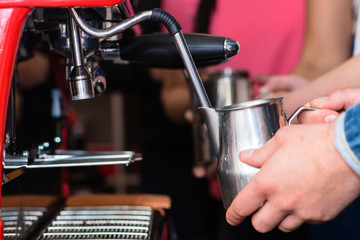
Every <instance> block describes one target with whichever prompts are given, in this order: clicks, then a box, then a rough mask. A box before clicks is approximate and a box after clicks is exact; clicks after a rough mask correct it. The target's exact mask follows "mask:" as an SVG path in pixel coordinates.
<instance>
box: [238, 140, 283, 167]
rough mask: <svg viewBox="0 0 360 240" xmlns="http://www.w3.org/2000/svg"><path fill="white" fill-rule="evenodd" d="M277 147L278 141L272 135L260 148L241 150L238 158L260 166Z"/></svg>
mask: <svg viewBox="0 0 360 240" xmlns="http://www.w3.org/2000/svg"><path fill="white" fill-rule="evenodd" d="M278 148H279V143H278V141H277V140H276V138H275V137H273V138H271V139H270V140H269V141H268V142H267V143H266V144H265V145H264V146H262V147H261V148H258V149H249V150H244V151H241V152H240V154H239V159H240V160H241V161H242V162H244V163H246V164H249V165H251V166H254V167H258V168H260V167H261V166H262V165H263V164H264V163H265V161H266V160H267V159H269V158H270V156H272V155H273V154H274V153H275V151H276V150H277V149H278Z"/></svg>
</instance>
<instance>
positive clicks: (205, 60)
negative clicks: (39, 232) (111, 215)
mask: <svg viewBox="0 0 360 240" xmlns="http://www.w3.org/2000/svg"><path fill="white" fill-rule="evenodd" d="M184 37H185V40H186V42H187V45H188V47H189V50H190V52H191V55H192V57H193V59H194V62H195V64H196V66H197V67H206V66H211V65H216V64H219V63H222V62H224V61H227V60H228V59H229V58H230V57H232V56H234V55H235V54H236V53H237V52H238V44H237V42H236V41H234V40H231V39H229V38H225V37H220V36H214V35H209V34H199V33H185V34H184ZM227 46H231V49H229V48H227ZM115 48H117V49H118V52H119V57H120V59H121V60H125V61H128V62H130V63H134V64H141V65H145V66H149V67H158V68H184V63H183V62H182V59H181V57H180V54H179V51H178V49H177V48H176V46H175V44H174V38H173V37H172V36H170V35H169V34H165V33H155V34H145V35H140V36H135V37H129V38H123V39H121V40H119V41H103V42H102V43H101V47H100V49H101V51H104V52H105V51H106V49H115Z"/></svg>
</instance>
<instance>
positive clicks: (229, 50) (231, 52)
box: [224, 38, 240, 58]
mask: <svg viewBox="0 0 360 240" xmlns="http://www.w3.org/2000/svg"><path fill="white" fill-rule="evenodd" d="M239 51H240V44H239V43H238V42H236V41H234V40H231V39H228V38H227V39H226V40H225V42H224V52H225V56H226V57H227V58H230V57H232V56H235V55H236V54H238V53H239Z"/></svg>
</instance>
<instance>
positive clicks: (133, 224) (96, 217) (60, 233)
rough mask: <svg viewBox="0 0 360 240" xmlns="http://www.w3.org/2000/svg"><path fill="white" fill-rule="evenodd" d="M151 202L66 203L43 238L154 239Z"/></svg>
mask: <svg viewBox="0 0 360 240" xmlns="http://www.w3.org/2000/svg"><path fill="white" fill-rule="evenodd" d="M152 218H153V210H152V208H151V207H147V206H109V207H106V206H102V207H66V208H65V209H63V210H62V211H61V212H60V213H59V215H58V216H57V217H56V219H54V220H53V221H52V222H51V224H50V225H49V226H48V227H47V229H46V230H45V232H44V233H43V234H42V236H41V237H40V238H39V239H144V240H146V239H150V234H151V225H152Z"/></svg>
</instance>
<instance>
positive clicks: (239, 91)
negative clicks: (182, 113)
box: [193, 68, 253, 165]
mask: <svg viewBox="0 0 360 240" xmlns="http://www.w3.org/2000/svg"><path fill="white" fill-rule="evenodd" d="M205 79H206V80H205V81H204V83H203V84H204V88H205V90H206V92H207V94H208V97H209V100H210V102H211V105H212V106H213V107H215V108H217V107H224V106H228V105H233V104H236V103H241V102H246V101H249V100H252V99H253V90H252V83H251V81H250V80H249V75H248V73H247V72H246V71H233V70H231V69H229V68H227V69H225V70H224V71H221V72H215V73H211V74H209V75H208V76H206V77H205ZM194 98H195V96H194ZM194 102H196V101H194ZM194 108H196V106H195V107H194ZM194 110H195V111H194V114H195V118H194V119H195V121H194V123H193V136H194V152H195V161H196V162H195V164H196V165H208V164H211V163H213V162H216V160H217V158H216V156H215V154H214V151H213V150H212V147H211V145H210V141H209V136H208V131H207V127H206V124H205V122H204V119H203V118H202V117H201V115H200V113H199V111H197V110H196V109H194Z"/></svg>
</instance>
